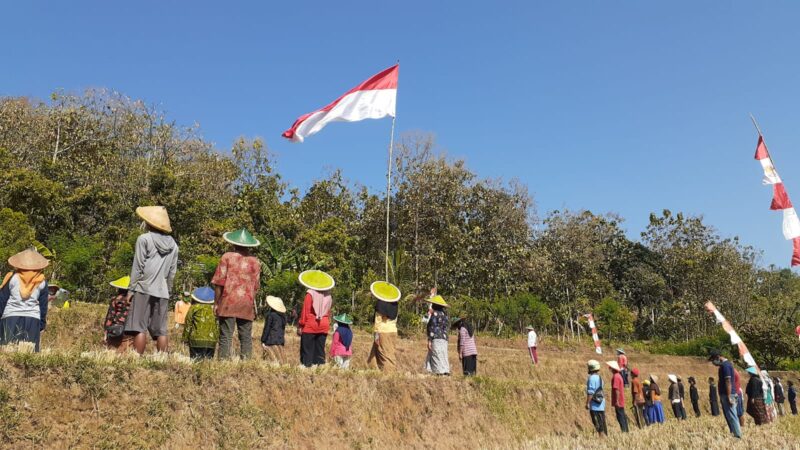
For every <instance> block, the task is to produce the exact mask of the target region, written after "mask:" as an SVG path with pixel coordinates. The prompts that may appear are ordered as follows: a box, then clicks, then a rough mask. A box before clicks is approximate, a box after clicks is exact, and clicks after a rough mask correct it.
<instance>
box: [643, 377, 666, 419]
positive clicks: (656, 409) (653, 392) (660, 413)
mask: <svg viewBox="0 0 800 450" xmlns="http://www.w3.org/2000/svg"><path fill="white" fill-rule="evenodd" d="M649 386H650V391H649V396H650V405H649V410H648V412H647V422H648V423H649V424H651V425H652V424H654V423H664V420H665V418H664V406H663V405H662V404H661V388H660V387H659V386H658V377H657V376H656V375H650V384H649Z"/></svg>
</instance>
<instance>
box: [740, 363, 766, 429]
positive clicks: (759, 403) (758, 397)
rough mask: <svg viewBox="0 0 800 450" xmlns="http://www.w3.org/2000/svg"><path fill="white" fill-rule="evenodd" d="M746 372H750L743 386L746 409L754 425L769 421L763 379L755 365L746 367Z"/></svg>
mask: <svg viewBox="0 0 800 450" xmlns="http://www.w3.org/2000/svg"><path fill="white" fill-rule="evenodd" d="M747 373H749V374H750V380H749V381H748V382H747V387H746V388H745V393H746V394H747V407H746V411H747V414H749V415H750V417H752V418H753V422H755V424H756V425H764V424H766V423H768V422H769V417H768V416H767V407H766V405H765V404H764V388H763V381H762V380H761V378H760V377H759V376H758V370H757V369H756V368H755V367H753V366H750V367H748V368H747Z"/></svg>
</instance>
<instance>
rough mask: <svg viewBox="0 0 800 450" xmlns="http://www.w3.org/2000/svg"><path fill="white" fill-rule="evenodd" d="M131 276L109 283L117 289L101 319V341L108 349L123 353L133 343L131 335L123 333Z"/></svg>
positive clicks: (127, 309)
mask: <svg viewBox="0 0 800 450" xmlns="http://www.w3.org/2000/svg"><path fill="white" fill-rule="evenodd" d="M130 283H131V277H129V276H124V277H122V278H118V279H116V280H114V281H112V282H110V283H109V284H110V285H111V286H112V287H114V288H116V289H117V293H116V295H115V296H114V297H113V298H112V299H111V302H110V303H109V305H108V310H107V311H106V318H105V320H104V321H103V331H104V332H103V343H104V344H106V346H107V347H108V348H109V349H113V350H116V351H117V352H119V353H125V352H126V351H128V349H129V348H130V347H131V344H132V343H133V336H131V335H129V334H125V320H126V319H127V318H128V311H129V309H130V308H129V307H130V305H129V304H128V287H129V286H130Z"/></svg>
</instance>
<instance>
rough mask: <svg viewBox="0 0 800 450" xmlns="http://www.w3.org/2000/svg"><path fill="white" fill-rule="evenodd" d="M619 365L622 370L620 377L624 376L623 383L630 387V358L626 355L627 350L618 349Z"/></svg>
mask: <svg viewBox="0 0 800 450" xmlns="http://www.w3.org/2000/svg"><path fill="white" fill-rule="evenodd" d="M617 364H619V368H620V375H622V381H624V382H625V386H627V385H628V383H629V382H628V356H627V355H626V354H625V350H623V349H621V348H618V349H617Z"/></svg>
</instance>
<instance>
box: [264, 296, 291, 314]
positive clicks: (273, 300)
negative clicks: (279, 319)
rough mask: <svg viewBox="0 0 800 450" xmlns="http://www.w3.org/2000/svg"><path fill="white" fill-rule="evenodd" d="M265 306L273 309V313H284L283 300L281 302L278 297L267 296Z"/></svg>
mask: <svg viewBox="0 0 800 450" xmlns="http://www.w3.org/2000/svg"><path fill="white" fill-rule="evenodd" d="M267 305H269V307H270V308H272V309H274V310H275V311H278V312H279V313H285V312H286V305H284V304H283V300H281V299H280V298H278V297H273V296H271V295H268V296H267Z"/></svg>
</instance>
